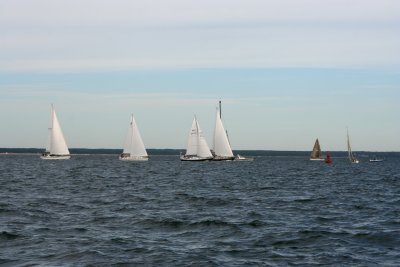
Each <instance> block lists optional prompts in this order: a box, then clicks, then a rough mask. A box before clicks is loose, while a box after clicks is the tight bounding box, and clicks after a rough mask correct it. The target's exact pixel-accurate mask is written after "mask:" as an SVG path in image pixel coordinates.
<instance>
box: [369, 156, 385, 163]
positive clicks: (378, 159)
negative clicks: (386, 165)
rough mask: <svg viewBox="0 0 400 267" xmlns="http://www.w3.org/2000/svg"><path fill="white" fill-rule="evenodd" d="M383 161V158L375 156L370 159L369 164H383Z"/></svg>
mask: <svg viewBox="0 0 400 267" xmlns="http://www.w3.org/2000/svg"><path fill="white" fill-rule="evenodd" d="M383 160H384V159H383V158H378V157H377V156H374V157H372V158H370V159H369V162H382V161H383Z"/></svg>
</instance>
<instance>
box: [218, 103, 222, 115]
mask: <svg viewBox="0 0 400 267" xmlns="http://www.w3.org/2000/svg"><path fill="white" fill-rule="evenodd" d="M219 118H220V119H222V108H221V100H220V101H219Z"/></svg>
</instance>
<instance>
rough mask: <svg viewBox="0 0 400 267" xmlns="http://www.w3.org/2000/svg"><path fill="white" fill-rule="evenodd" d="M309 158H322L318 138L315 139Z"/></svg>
mask: <svg viewBox="0 0 400 267" xmlns="http://www.w3.org/2000/svg"><path fill="white" fill-rule="evenodd" d="M310 160H324V159H323V157H322V151H321V146H320V145H319V141H318V138H317V140H315V144H314V147H313V150H312V152H311V156H310Z"/></svg>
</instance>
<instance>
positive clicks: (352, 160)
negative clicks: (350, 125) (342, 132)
mask: <svg viewBox="0 0 400 267" xmlns="http://www.w3.org/2000/svg"><path fill="white" fill-rule="evenodd" d="M347 153H348V157H349V160H350V162H351V163H359V161H358V159H357V158H356V157H354V155H353V152H352V151H351V146H350V137H349V129H347Z"/></svg>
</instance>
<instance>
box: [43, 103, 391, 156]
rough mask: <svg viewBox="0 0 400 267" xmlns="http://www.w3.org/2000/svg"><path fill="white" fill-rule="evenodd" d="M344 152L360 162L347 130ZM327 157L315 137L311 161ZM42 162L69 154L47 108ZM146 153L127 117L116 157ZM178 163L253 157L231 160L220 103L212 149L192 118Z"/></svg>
mask: <svg viewBox="0 0 400 267" xmlns="http://www.w3.org/2000/svg"><path fill="white" fill-rule="evenodd" d="M347 153H348V159H349V161H350V162H351V163H354V164H357V163H359V162H360V161H359V160H358V159H357V158H356V157H355V156H354V154H353V152H352V149H351V144H350V137H349V130H348V129H347ZM326 155H327V158H325V159H324V157H323V154H322V150H321V146H320V143H319V140H318V138H317V139H316V140H315V143H314V146H313V149H312V151H311V155H310V160H311V161H325V162H326V163H331V162H332V160H331V158H330V155H329V153H327V154H326ZM40 157H41V158H42V159H45V160H49V159H52V160H53V159H54V160H62V159H70V158H71V155H70V153H69V149H68V146H67V143H66V141H65V137H64V134H63V132H62V129H61V125H60V122H59V120H58V117H57V114H56V111H55V107H54V105H51V111H50V125H49V128H48V141H47V145H46V150H45V152H44V153H42V154H41V156H40ZM148 158H149V157H148V154H147V151H146V148H145V145H144V143H143V140H142V137H141V135H140V131H139V128H138V126H137V124H136V121H135V118H134V116H133V114H132V115H131V118H130V122H129V128H128V134H127V137H126V140H125V143H124V146H123V152H122V153H121V154H120V155H119V159H120V160H121V161H147V160H148ZM180 160H182V161H208V160H214V161H231V160H235V161H249V160H253V158H248V157H243V156H240V155H239V154H238V155H237V156H236V157H235V156H234V154H233V151H232V147H231V144H230V142H229V139H228V134H227V131H226V130H225V127H224V125H223V123H222V112H221V101H219V107H218V108H217V109H216V117H215V127H214V134H213V146H212V149H210V147H209V146H208V143H207V141H206V139H205V137H204V135H203V132H202V130H201V128H200V124H199V122H198V119H197V117H196V116H194V118H193V122H192V126H191V128H190V131H189V136H188V139H187V144H186V152H185V154H181V155H180ZM370 161H371V162H378V161H383V159H372V160H370Z"/></svg>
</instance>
